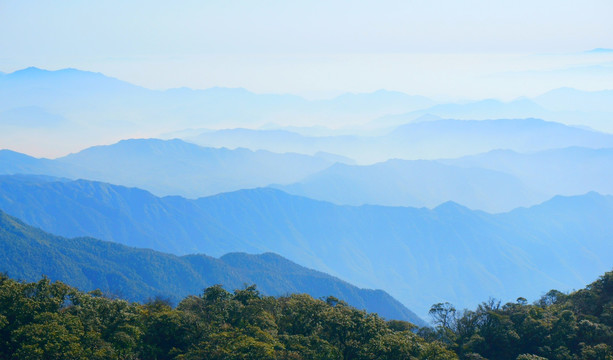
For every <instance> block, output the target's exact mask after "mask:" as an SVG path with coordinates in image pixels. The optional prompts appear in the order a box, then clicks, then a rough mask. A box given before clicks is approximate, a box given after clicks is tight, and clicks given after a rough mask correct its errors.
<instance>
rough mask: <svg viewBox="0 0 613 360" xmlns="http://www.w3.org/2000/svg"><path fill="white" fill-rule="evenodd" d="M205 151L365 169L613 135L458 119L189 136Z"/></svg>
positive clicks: (596, 144)
mask: <svg viewBox="0 0 613 360" xmlns="http://www.w3.org/2000/svg"><path fill="white" fill-rule="evenodd" d="M185 140H186V141H189V142H193V143H196V144H199V145H202V146H222V144H223V146H227V147H230V148H234V147H246V148H250V149H269V150H274V151H277V152H287V151H291V152H299V153H314V152H316V151H324V152H329V153H334V154H339V155H343V156H346V157H349V158H352V159H355V160H356V161H357V162H358V163H361V164H371V163H375V162H382V161H386V160H388V159H394V158H397V159H405V160H421V159H430V160H432V159H440V158H455V157H460V156H466V155H475V154H479V153H483V152H488V151H491V150H497V149H508V150H513V151H517V152H533V151H543V150H549V149H556V148H565V147H571V146H580V147H588V148H605V147H613V134H607V133H601V132H597V131H593V130H590V129H585V128H578V127H573V126H567V125H563V124H560V123H556V122H549V121H543V120H539V119H532V118H528V119H498V120H453V119H438V120H436V119H435V120H430V121H419V122H413V123H407V124H404V125H400V126H397V127H394V128H393V129H392V131H390V132H389V133H387V134H385V135H376V136H350V135H343V136H318V137H315V136H304V135H299V134H295V133H291V132H287V131H278V130H277V131H270V130H245V129H234V130H220V131H213V132H211V131H208V132H205V133H202V134H200V135H197V136H188V137H186V138H185Z"/></svg>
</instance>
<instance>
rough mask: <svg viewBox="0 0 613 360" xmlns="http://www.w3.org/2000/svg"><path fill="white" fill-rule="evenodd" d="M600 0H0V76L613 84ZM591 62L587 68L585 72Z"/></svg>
mask: <svg viewBox="0 0 613 360" xmlns="http://www.w3.org/2000/svg"><path fill="white" fill-rule="evenodd" d="M611 14H613V2H611V1H610V0H586V1H581V2H579V1H574V0H573V1H568V0H555V1H554V0H541V1H535V0H532V1H526V0H518V1H501V0H467V1H459V0H429V1H426V0H405V1H393V0H379V1H360V0H353V1H346V0H327V1H317V0H313V1H302V0H294V1H287V0H285V1H270V0H249V1H235V0H224V1H203V0H199V1H196V0H177V1H172V2H170V1H158V0H147V1H143V0H133V1H125V0H124V1H116V0H105V1H89V0H53V1H52V0H0V71H2V72H11V71H15V70H18V69H21V68H25V67H28V66H37V67H41V68H45V69H61V68H67V67H73V68H78V69H83V70H90V71H97V72H102V73H104V74H106V75H109V76H114V77H117V78H120V79H122V80H126V81H129V82H132V83H135V84H138V85H142V86H145V87H149V88H154V89H166V88H173V87H181V86H187V87H192V88H209V87H213V86H227V87H244V88H247V89H249V90H251V91H254V92H260V93H262V92H268V93H293V94H298V95H302V96H305V97H309V98H322V97H330V96H333V95H336V94H339V93H342V92H348V91H349V92H369V91H374V90H377V89H382V88H384V89H388V90H397V91H403V92H407V93H411V94H420V95H426V96H432V97H438V98H450V99H457V98H462V97H464V98H490V97H497V98H502V99H510V98H513V97H517V96H521V95H526V96H531V95H537V94H538V93H542V92H545V91H547V90H549V89H552V88H556V87H560V86H571V87H577V88H581V89H584V90H600V89H608V88H613V86H612V85H611V84H613V52H609V53H606V52H604V53H586V52H585V51H586V50H590V49H594V48H612V49H613V36H611V34H613V21H611V19H610V17H611ZM595 67H597V69H596V68H595Z"/></svg>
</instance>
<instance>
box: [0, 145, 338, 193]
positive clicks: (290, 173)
mask: <svg viewBox="0 0 613 360" xmlns="http://www.w3.org/2000/svg"><path fill="white" fill-rule="evenodd" d="M335 160H336V159H335V158H334V157H330V156H326V155H325V154H318V155H317V156H308V155H301V154H289V153H288V154H276V153H271V152H268V151H251V150H247V149H234V150H230V149H226V148H219V149H218V148H203V147H200V146H197V145H194V144H189V143H186V142H183V141H181V140H177V139H175V140H158V139H134V140H124V141H120V142H118V143H116V144H113V145H107V146H94V147H91V148H88V149H85V150H83V151H81V152H79V153H76V154H70V155H68V156H65V157H62V158H58V159H54V160H50V159H36V158H32V157H27V156H24V155H22V154H18V153H14V152H11V151H7V150H0V173H3V174H17V173H23V174H44V175H54V176H61V177H67V178H74V179H78V178H83V179H90V180H100V181H107V182H112V183H119V184H123V185H127V186H138V187H141V188H143V189H147V190H149V191H151V192H153V193H155V194H157V195H183V196H187V197H199V196H205V195H211V194H216V193H220V192H225V191H232V190H239V189H244V188H253V187H259V186H266V185H269V184H288V183H292V182H296V181H298V180H301V179H302V178H304V177H305V176H308V175H310V174H313V173H315V172H317V171H320V170H322V169H324V168H327V167H328V166H330V165H332V164H333V163H334V162H335Z"/></svg>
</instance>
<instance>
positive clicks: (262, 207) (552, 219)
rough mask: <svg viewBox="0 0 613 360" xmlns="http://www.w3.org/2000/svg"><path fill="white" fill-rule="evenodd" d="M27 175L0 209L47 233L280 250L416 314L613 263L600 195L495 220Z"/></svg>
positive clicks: (0, 188) (608, 202)
mask: <svg viewBox="0 0 613 360" xmlns="http://www.w3.org/2000/svg"><path fill="white" fill-rule="evenodd" d="M30 179H31V180H29V181H25V180H24V179H23V176H22V177H10V176H4V177H1V178H0V209H3V210H4V211H6V212H7V213H9V214H10V215H13V216H17V217H20V218H22V219H23V220H24V221H26V222H28V223H30V224H32V225H35V226H39V227H41V228H43V229H44V230H45V231H49V232H52V233H57V234H59V235H62V236H86V235H87V236H94V237H97V238H101V239H103V240H109V241H115V242H119V243H123V244H127V245H131V246H139V247H151V248H154V249H156V250H161V251H166V252H172V253H176V254H187V253H196V252H201V253H206V254H210V255H213V256H221V255H223V254H225V253H228V252H236V251H244V252H250V253H260V252H275V253H278V254H280V255H281V256H283V257H286V258H288V259H289V260H291V261H295V262H299V263H300V264H302V265H304V266H308V267H310V268H314V269H317V270H320V271H324V272H327V273H330V274H332V275H334V276H338V277H340V278H341V279H344V280H346V281H349V282H351V283H354V284H356V285H358V286H361V287H371V288H372V287H375V288H382V289H383V290H385V291H387V292H389V293H390V294H392V296H394V297H396V298H398V299H399V300H400V301H402V302H403V303H404V304H405V305H408V306H409V307H410V308H411V309H414V310H416V311H418V313H419V314H421V315H425V314H426V313H427V310H428V309H429V307H430V306H431V305H432V304H434V303H437V302H442V301H449V302H452V303H454V304H456V306H458V307H460V308H462V307H469V306H474V305H476V304H477V303H479V302H480V301H482V299H484V298H488V297H490V296H494V297H498V298H501V299H503V300H514V299H515V298H517V297H518V296H524V297H527V298H532V299H534V298H537V297H539V296H540V295H541V294H542V293H543V292H544V291H547V290H548V289H551V288H558V289H562V290H564V289H569V290H570V289H573V288H578V287H580V286H583V285H585V283H587V281H589V279H591V278H594V277H595V276H597V274H598V273H602V272H604V271H606V269H608V268H610V267H611V265H612V264H611V259H610V257H609V256H608V254H611V253H613V243H612V242H611V241H610V237H609V234H612V233H613V197H610V196H601V195H598V194H595V193H591V194H588V195H585V196H578V197H571V198H564V197H560V198H555V199H552V200H551V201H553V202H555V206H553V207H548V206H547V204H549V202H547V203H545V204H543V205H541V206H537V207H533V208H528V209H525V210H523V211H514V212H510V213H505V214H498V215H491V214H487V213H483V212H480V211H471V210H469V209H467V208H465V207H462V206H459V205H457V204H455V203H445V204H443V205H441V206H439V207H437V208H435V209H432V210H429V209H416V208H405V207H383V206H360V207H354V206H338V205H334V204H331V203H326V202H321V201H315V200H311V199H307V198H302V197H298V196H292V195H289V194H286V193H283V192H281V191H278V190H273V189H254V190H242V191H237V192H233V193H226V194H220V195H216V196H211V197H206V198H201V199H197V200H187V199H184V198H180V197H166V198H156V197H154V196H152V195H151V194H149V193H147V192H143V191H141V190H138V189H128V188H124V187H121V186H114V185H108V184H102V183H95V182H87V181H49V180H48V179H40V178H30ZM577 201H579V202H584V205H582V206H581V207H578V206H577V205H576V202H577ZM537 215H538V216H537ZM537 218H538V220H539V221H535V220H534V219H537ZM571 219H572V221H567V220H571ZM424 289H428V291H425V290H424Z"/></svg>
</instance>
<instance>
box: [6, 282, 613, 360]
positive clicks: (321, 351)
mask: <svg viewBox="0 0 613 360" xmlns="http://www.w3.org/2000/svg"><path fill="white" fill-rule="evenodd" d="M431 314H432V315H433V318H434V319H435V321H436V323H437V324H438V325H437V327H436V328H435V329H431V328H422V329H420V330H419V331H418V332H417V334H416V333H415V332H413V331H412V330H414V327H413V326H412V325H411V324H409V323H406V322H402V321H389V322H385V321H384V320H382V319H381V318H379V317H378V316H377V315H374V314H369V313H366V312H363V311H358V310H356V309H355V308H352V307H350V306H348V305H347V304H345V303H343V302H341V301H338V300H337V299H335V298H333V297H328V298H327V299H326V300H325V301H324V300H315V299H313V298H311V297H310V296H308V295H288V296H284V297H280V298H273V297H266V296H262V295H261V294H260V293H259V292H258V291H257V289H256V288H254V287H249V288H246V289H243V290H237V291H235V292H234V293H229V292H227V291H226V290H224V289H223V288H221V287H219V286H214V287H210V288H207V289H206V290H204V292H203V293H202V294H200V295H198V296H190V297H187V298H185V299H183V300H182V301H181V302H180V303H179V305H178V306H177V307H176V308H172V307H170V306H168V304H167V303H166V302H164V301H163V300H160V299H155V300H152V301H150V302H148V303H146V304H143V305H140V304H135V303H129V302H127V301H125V300H120V299H108V298H105V297H103V296H101V294H100V292H96V291H94V292H92V293H89V294H85V293H82V292H79V291H77V290H75V289H74V288H71V287H69V286H67V285H65V284H63V283H59V282H56V283H51V282H50V281H49V280H48V279H42V280H40V281H38V282H36V283H20V282H16V281H14V280H12V279H10V278H8V277H6V276H5V275H0V341H1V342H2V343H1V344H0V357H1V358H6V359H11V358H13V359H158V360H162V359H182V360H187V359H193V360H196V359H220V360H221V359H224V360H225V359H322V360H323V359H326V360H328V359H356V360H357V359H389V360H392V359H393V360H398V359H407V360H409V359H421V360H452V359H458V358H459V359H466V360H469V359H470V360H475V359H490V360H507V359H508V360H542V359H552V360H592V359H593V360H610V359H611V358H612V357H613V353H612V351H611V349H612V348H613V332H612V329H611V327H612V326H613V272H609V273H606V274H605V275H604V276H602V277H601V278H600V279H598V280H597V281H596V282H594V283H592V284H590V285H589V286H587V287H586V288H585V289H583V290H580V291H577V292H574V293H572V294H569V295H566V294H563V293H560V292H557V291H555V290H552V291H550V292H549V293H547V295H545V296H544V297H543V298H541V299H540V300H539V301H538V302H536V303H535V304H533V305H528V304H526V302H525V299H523V298H519V299H517V303H508V304H505V305H503V306H500V304H499V303H497V302H496V301H493V300H490V301H488V302H485V303H483V304H482V305H480V306H479V307H478V308H477V309H476V310H474V311H465V312H464V313H463V314H461V315H460V316H456V311H455V309H454V308H453V307H452V306H451V305H449V304H436V305H434V306H433V307H432V310H431Z"/></svg>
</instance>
